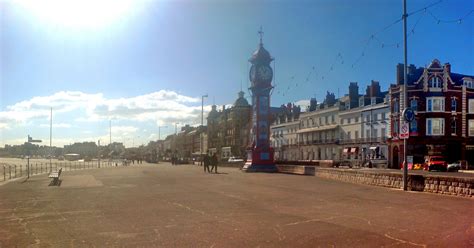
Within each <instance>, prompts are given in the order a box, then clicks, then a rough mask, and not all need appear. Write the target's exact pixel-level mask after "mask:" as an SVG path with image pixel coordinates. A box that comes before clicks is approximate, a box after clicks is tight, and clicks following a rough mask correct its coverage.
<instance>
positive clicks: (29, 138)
mask: <svg viewBox="0 0 474 248" xmlns="http://www.w3.org/2000/svg"><path fill="white" fill-rule="evenodd" d="M26 143H28V144H31V143H41V140H34V139H33V138H32V137H31V136H30V135H28V141H27V142H26ZM28 153H31V151H30V150H29V149H28ZM30 155H31V154H28V157H27V165H26V169H27V171H28V178H30Z"/></svg>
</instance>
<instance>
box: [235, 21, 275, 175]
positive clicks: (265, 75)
mask: <svg viewBox="0 0 474 248" xmlns="http://www.w3.org/2000/svg"><path fill="white" fill-rule="evenodd" d="M258 33H259V35H260V44H259V46H258V49H257V50H256V51H255V52H254V53H253V54H252V57H251V58H250V59H249V62H250V63H251V64H252V66H251V68H250V72H249V79H250V82H252V86H251V87H250V91H251V92H252V123H251V130H250V144H249V147H248V150H247V162H246V163H245V165H244V167H243V168H242V170H243V171H246V172H277V171H278V169H277V167H276V166H275V162H274V161H273V148H272V147H270V117H271V113H270V92H271V90H272V89H273V86H272V79H273V70H272V68H271V67H270V62H271V61H272V60H273V58H272V57H271V56H270V53H269V52H268V51H267V50H265V48H264V47H263V43H262V36H263V32H262V30H261V29H260V31H259V32H258Z"/></svg>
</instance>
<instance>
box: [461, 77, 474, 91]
mask: <svg viewBox="0 0 474 248" xmlns="http://www.w3.org/2000/svg"><path fill="white" fill-rule="evenodd" d="M463 84H464V86H466V88H469V89H474V82H472V80H470V79H464V82H463Z"/></svg>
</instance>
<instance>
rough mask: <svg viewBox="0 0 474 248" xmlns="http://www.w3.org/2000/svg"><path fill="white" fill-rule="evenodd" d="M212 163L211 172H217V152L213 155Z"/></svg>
mask: <svg viewBox="0 0 474 248" xmlns="http://www.w3.org/2000/svg"><path fill="white" fill-rule="evenodd" d="M211 165H212V167H211V172H212V171H214V172H215V173H217V155H216V154H215V153H214V155H212V157H211Z"/></svg>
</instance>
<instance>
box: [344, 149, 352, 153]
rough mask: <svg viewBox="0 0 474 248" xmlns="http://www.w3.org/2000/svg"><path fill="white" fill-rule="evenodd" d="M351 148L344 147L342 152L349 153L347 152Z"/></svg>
mask: <svg viewBox="0 0 474 248" xmlns="http://www.w3.org/2000/svg"><path fill="white" fill-rule="evenodd" d="M349 149H350V148H344V150H342V152H343V153H347V152H349Z"/></svg>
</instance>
